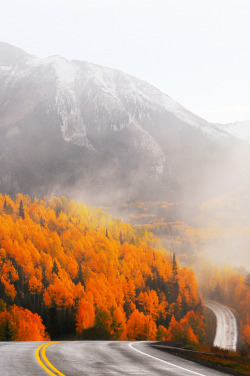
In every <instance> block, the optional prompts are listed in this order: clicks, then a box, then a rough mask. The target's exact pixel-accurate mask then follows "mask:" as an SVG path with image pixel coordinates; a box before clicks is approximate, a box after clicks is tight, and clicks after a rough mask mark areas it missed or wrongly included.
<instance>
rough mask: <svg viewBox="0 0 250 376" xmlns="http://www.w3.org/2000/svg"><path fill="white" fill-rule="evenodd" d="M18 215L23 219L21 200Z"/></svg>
mask: <svg viewBox="0 0 250 376" xmlns="http://www.w3.org/2000/svg"><path fill="white" fill-rule="evenodd" d="M19 215H20V217H22V219H24V210H23V200H21V201H20V204H19Z"/></svg>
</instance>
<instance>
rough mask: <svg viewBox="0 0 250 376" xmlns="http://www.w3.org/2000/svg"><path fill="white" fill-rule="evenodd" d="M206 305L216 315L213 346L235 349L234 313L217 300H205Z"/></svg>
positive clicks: (236, 330) (235, 327)
mask: <svg viewBox="0 0 250 376" xmlns="http://www.w3.org/2000/svg"><path fill="white" fill-rule="evenodd" d="M206 306H207V307H208V308H210V309H211V310H212V311H213V312H214V314H215V316H216V335H215V339H214V346H217V347H220V348H222V349H227V350H233V351H236V348H237V338H238V329H237V320H236V317H235V315H234V313H233V312H232V311H231V310H230V309H229V308H227V307H225V306H224V305H222V304H220V303H217V302H206Z"/></svg>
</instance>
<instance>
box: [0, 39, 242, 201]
mask: <svg viewBox="0 0 250 376" xmlns="http://www.w3.org/2000/svg"><path fill="white" fill-rule="evenodd" d="M0 87H1V91H0V108H1V111H0V135H1V137H0V147H1V148H2V150H3V153H4V156H5V159H2V164H1V163H0V170H1V171H2V176H4V178H3V179H2V180H1V178H0V188H1V187H3V188H2V191H6V192H7V191H9V187H10V186H12V187H14V186H15V184H16V183H17V184H18V186H19V187H21V188H22V187H23V188H22V189H23V191H27V192H29V193H32V192H33V191H34V190H36V191H37V189H38V188H37V187H39V189H40V187H44V188H42V192H43V194H46V193H47V192H48V189H49V188H48V187H50V189H51V190H53V189H54V186H55V185H57V186H60V187H62V186H65V187H66V186H67V185H68V186H74V187H75V185H76V184H77V182H79V190H80V191H81V189H82V184H83V185H84V186H85V189H86V190H87V189H88V190H90V191H91V193H92V190H93V186H95V187H96V190H97V193H98V194H99V192H100V191H101V189H100V187H102V186H103V185H105V184H106V187H107V190H108V191H109V192H110V193H111V196H112V197H113V196H114V192H115V194H117V195H119V196H120V197H122V196H123V195H122V194H121V193H120V192H121V191H122V192H124V194H125V195H127V194H129V195H130V196H131V198H132V199H134V198H135V197H138V196H137V194H138V195H140V194H141V193H140V194H139V192H141V189H142V187H143V190H144V192H147V195H148V197H150V198H151V197H152V195H154V197H158V194H163V195H165V192H166V189H168V191H170V190H172V191H176V187H177V186H178V187H179V188H178V189H179V192H180V191H181V190H185V195H187V194H188V192H191V191H192V192H194V184H193V182H195V185H196V186H197V189H198V185H199V184H200V182H201V183H202V182H203V181H204V184H205V178H207V176H208V175H209V176H211V175H212V174H213V172H214V167H213V166H214V165H215V164H218V161H221V160H225V158H226V154H227V153H228V150H229V148H230V147H231V145H232V144H235V142H236V143H237V140H236V139H235V138H234V137H233V136H232V135H230V134H229V133H227V132H226V131H225V130H224V129H222V128H220V127H219V126H217V125H216V124H211V123H208V122H207V121H205V120H203V119H201V118H200V117H198V116H196V115H195V114H193V113H191V112H190V111H188V110H187V109H185V108H184V107H182V106H181V105H180V104H179V103H177V102H175V101H174V100H173V99H171V98H170V97H169V96H167V95H166V94H164V93H162V92H161V91H159V90H158V89H157V88H155V87H154V86H152V85H150V84H148V83H147V82H145V81H142V80H139V79H137V78H135V77H132V76H130V75H128V74H125V73H123V72H121V71H119V70H115V69H110V68H105V67H101V66H99V65H96V64H92V63H89V62H81V61H75V60H73V61H68V60H67V59H65V58H63V57H60V56H50V57H47V58H39V57H36V56H33V55H29V54H27V53H26V52H24V51H22V50H20V49H18V48H16V47H13V46H10V45H8V44H6V43H0ZM27 160H30V161H32V164H31V165H30V166H29V168H28V169H27ZM17 161H18V163H17ZM0 162H1V161H0ZM53 166H54V167H53ZM21 171H23V173H21ZM55 171H56V172H55ZM8 174H10V175H11V178H10V177H9V175H8ZM27 174H28V175H29V174H30V175H29V176H30V178H29V179H24V176H26V175H27ZM34 176H35V179H34ZM4 179H5V180H4ZM34 180H35V183H34ZM8 182H11V183H8ZM82 182H84V183H82ZM114 182H116V183H115V184H114ZM131 182H132V186H133V188H128V187H129V186H130V185H131ZM86 186H88V188H86ZM6 187H7V188H6ZM98 187H99V188H98ZM134 187H136V188H134ZM166 187H167V188H166ZM13 189H14V188H13ZM30 189H33V191H30ZM136 190H137V193H135V191H136ZM177 191H178V190H177ZM164 197H165V196H164Z"/></svg>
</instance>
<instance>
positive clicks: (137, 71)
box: [0, 0, 250, 122]
mask: <svg viewBox="0 0 250 376" xmlns="http://www.w3.org/2000/svg"><path fill="white" fill-rule="evenodd" d="M0 40H1V41H3V42H7V43H10V44H13V45H16V46H18V47H21V48H23V49H24V50H25V51H27V52H29V53H31V54H35V55H38V56H41V57H46V56H48V55H62V56H64V57H66V58H68V59H77V60H86V61H90V62H93V63H97V64H100V65H104V66H108V67H111V68H118V69H120V70H122V71H124V72H127V73H130V74H132V75H134V76H136V77H139V78H142V79H144V80H146V81H148V82H150V83H151V84H153V85H155V86H157V87H158V88H159V89H160V90H162V91H163V92H165V93H166V94H168V95H169V96H171V97H172V98H173V99H175V100H177V101H178V102H180V103H181V104H182V105H184V106H185V107H186V108H188V109H189V110H191V111H193V112H195V113H196V114H198V115H200V116H202V117H204V118H205V119H207V120H210V121H214V122H232V121H236V120H247V119H250V0H0Z"/></svg>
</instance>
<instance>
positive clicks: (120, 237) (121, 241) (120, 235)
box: [119, 231, 124, 244]
mask: <svg viewBox="0 0 250 376" xmlns="http://www.w3.org/2000/svg"><path fill="white" fill-rule="evenodd" d="M119 241H120V243H121V244H123V243H124V241H123V239H122V233H121V231H120V234H119Z"/></svg>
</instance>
